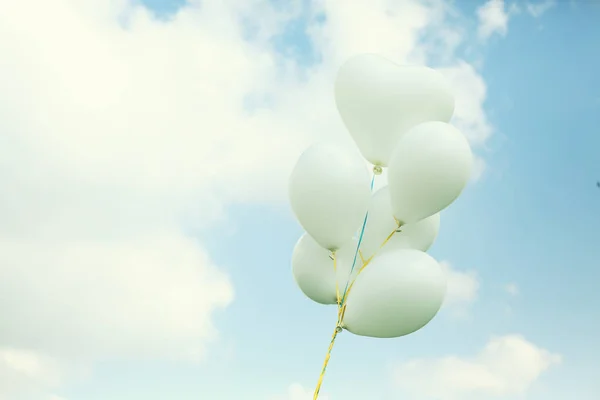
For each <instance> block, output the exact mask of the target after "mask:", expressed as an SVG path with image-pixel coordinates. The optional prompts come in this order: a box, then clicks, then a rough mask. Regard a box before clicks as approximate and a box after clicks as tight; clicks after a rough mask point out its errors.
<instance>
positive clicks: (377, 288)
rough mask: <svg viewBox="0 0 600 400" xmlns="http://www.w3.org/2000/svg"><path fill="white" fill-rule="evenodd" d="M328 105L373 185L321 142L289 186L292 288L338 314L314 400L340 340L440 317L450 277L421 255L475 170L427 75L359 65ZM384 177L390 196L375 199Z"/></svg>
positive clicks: (439, 88)
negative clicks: (293, 232) (293, 225)
mask: <svg viewBox="0 0 600 400" xmlns="http://www.w3.org/2000/svg"><path fill="white" fill-rule="evenodd" d="M335 100H336V104H337V108H338V111H339V113H340V115H341V117H342V120H343V121H344V124H345V125H346V127H347V129H348V131H349V132H350V134H351V135H352V137H353V139H354V141H355V142H356V144H357V146H358V148H359V150H360V152H361V153H362V155H363V156H364V158H366V159H367V161H369V162H370V163H371V164H373V175H372V177H369V171H368V169H367V167H366V163H365V161H364V160H363V159H362V157H361V156H360V154H358V152H356V151H355V150H354V149H345V148H343V147H342V146H338V145H332V144H327V143H320V144H316V145H313V146H312V147H310V148H309V149H307V150H306V151H305V152H304V153H303V154H302V156H301V157H300V159H299V160H298V162H297V164H296V166H295V168H294V171H293V172H292V175H291V177H290V188H289V196H290V202H291V206H292V209H293V210H294V213H295V214H296V217H297V218H298V220H299V222H300V224H301V225H302V227H303V228H304V229H305V230H306V233H305V234H304V235H303V236H302V237H301V238H300V240H299V241H298V243H297V245H296V247H295V249H294V254H293V257H292V271H293V274H294V278H295V280H296V282H297V284H298V286H299V287H300V289H301V290H302V292H303V293H304V294H305V295H306V296H307V297H309V298H310V299H312V300H314V301H315V302H317V303H321V304H337V306H338V320H337V324H336V329H335V332H334V334H333V337H332V342H331V346H330V348H329V352H328V354H327V357H326V362H325V365H324V368H323V371H322V374H321V377H320V379H319V384H318V385H317V389H316V390H315V397H314V398H315V399H316V398H317V397H318V392H319V389H320V386H321V382H322V379H323V375H324V370H325V367H326V366H327V362H328V360H329V355H330V352H331V348H332V347H333V343H334V341H335V338H336V336H337V334H338V333H340V332H341V331H342V330H343V329H346V330H347V331H349V332H352V333H354V334H356V335H361V336H370V337H378V338H392V337H399V336H404V335H407V334H410V333H412V332H415V331H417V330H419V329H420V328H422V327H423V326H425V325H426V324H427V323H428V322H429V321H431V320H432V319H433V317H434V316H435V315H436V314H437V312H438V311H439V309H440V307H441V305H442V302H443V300H444V296H445V293H446V275H445V273H444V271H443V270H442V268H441V267H440V265H439V264H438V263H437V262H436V261H435V260H434V259H433V258H432V257H431V256H430V255H428V254H427V253H425V252H426V251H427V250H428V249H429V247H430V246H431V245H432V244H433V242H434V241H435V239H436V236H437V234H438V230H439V225H440V216H439V212H440V211H442V210H443V209H444V208H446V207H447V206H448V205H450V204H451V203H452V202H453V201H454V200H455V199H456V198H457V197H458V196H459V195H460V193H461V191H462V190H463V188H464V187H465V185H466V184H467V182H468V180H469V178H470V174H471V168H472V164H473V157H472V153H471V149H470V147H469V143H468V141H467V140H466V138H465V137H464V136H463V134H462V133H461V132H460V131H459V130H458V129H456V128H455V127H453V126H452V125H450V124H449V123H448V122H449V121H450V118H451V117H452V114H453V112H454V96H453V94H452V91H451V90H450V87H449V85H448V83H447V82H446V81H445V79H444V77H443V76H442V75H441V74H440V73H439V72H437V71H435V70H432V69H430V68H427V67H420V66H400V65H397V64H395V63H393V62H391V61H389V60H387V59H385V58H383V57H380V56H377V55H371V54H364V55H359V56H355V57H353V58H351V59H350V60H348V61H347V62H346V63H345V64H344V65H343V66H342V67H341V69H340V71H339V73H338V76H337V79H336V82H335ZM383 168H387V169H388V171H387V172H388V174H387V175H388V185H387V186H385V187H383V188H382V189H380V190H378V191H377V192H376V193H374V194H373V195H372V190H373V184H374V180H375V177H376V176H377V175H380V174H381V173H382V171H383ZM380 178H382V177H380ZM369 182H370V184H369ZM367 267H368V268H367Z"/></svg>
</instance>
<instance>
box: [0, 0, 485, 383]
mask: <svg viewBox="0 0 600 400" xmlns="http://www.w3.org/2000/svg"><path fill="white" fill-rule="evenodd" d="M299 4H300V3H299V2H294V3H293V4H292V5H293V6H292V7H288V8H283V9H279V8H278V11H276V10H275V9H273V8H272V7H271V6H270V2H268V1H267V0H252V1H247V2H223V1H220V0H208V1H202V2H201V6H200V5H199V2H197V1H192V2H190V4H189V5H188V6H187V7H185V8H183V9H182V10H181V11H180V12H179V13H178V14H177V15H176V16H175V17H174V18H173V19H171V20H169V21H158V20H156V19H154V18H153V17H152V16H151V14H150V13H149V12H148V11H147V10H145V9H144V8H143V7H141V6H140V5H138V4H137V3H135V4H134V2H130V1H127V0H114V1H104V0H85V1H73V0H56V1H53V2H39V1H35V0H21V1H2V7H1V8H0V48H2V49H3V50H2V51H3V52H2V59H3V61H4V62H3V63H0V76H1V77H2V79H1V80H0V126H1V127H2V135H1V139H0V141H1V142H0V185H1V186H2V187H3V192H4V193H5V195H4V196H2V197H0V220H1V221H2V224H0V293H2V295H3V301H2V302H1V304H0V316H1V317H2V320H3V321H7V323H6V324H5V325H4V326H3V328H2V329H0V346H7V348H18V349H23V350H19V351H21V352H25V353H22V354H36V355H38V356H39V357H41V358H40V359H44V360H46V358H43V357H46V356H43V354H52V356H51V357H49V358H48V359H49V360H55V362H56V363H59V364H61V365H63V364H64V365H67V366H68V365H69V364H70V363H76V362H79V361H80V359H86V360H88V361H90V362H92V361H94V360H96V359H101V358H107V357H112V358H119V357H136V358H150V357H154V358H156V357H163V358H175V359H185V360H198V359H200V358H201V357H202V354H203V352H204V350H205V347H206V345H207V344H208V343H209V342H210V341H211V340H212V339H213V338H215V336H216V335H217V332H216V329H215V327H214V326H213V324H212V322H211V321H212V315H213V312H214V311H215V310H218V309H220V308H224V307H226V306H227V305H228V304H229V303H230V302H231V301H232V299H233V287H232V285H231V283H230V281H229V279H228V277H227V275H226V274H225V273H224V272H223V271H222V270H221V269H220V268H219V267H218V266H216V265H215V264H214V263H213V262H212V261H211V258H210V257H209V255H208V254H207V253H206V251H205V250H204V248H203V246H202V244H201V243H199V242H197V241H195V240H192V239H191V238H189V237H187V236H186V235H185V234H184V233H183V232H184V231H186V229H187V228H190V227H193V228H208V227H209V226H210V225H211V224H214V223H215V222H218V221H220V220H221V219H222V218H224V217H226V214H225V210H226V208H227V206H228V205H230V204H233V203H243V202H280V201H282V200H284V199H285V198H286V191H285V187H286V179H287V176H288V173H289V171H290V170H291V168H292V166H293V163H294V161H295V159H296V157H297V156H298V154H299V153H300V152H301V151H302V150H303V149H304V148H305V147H306V146H307V145H308V144H309V143H310V142H311V141H313V140H314V139H315V138H322V137H324V136H326V137H329V138H338V139H341V140H347V141H349V138H348V135H347V134H346V132H345V130H344V128H343V125H342V123H341V120H340V118H339V117H338V115H337V112H336V110H335V105H334V102H333V96H332V82H333V78H334V74H335V71H336V69H337V67H338V66H339V64H340V63H341V62H342V61H343V60H344V59H345V58H346V57H348V56H349V55H351V54H353V53H356V52H361V51H369V52H379V53H381V54H384V55H388V56H389V57H390V58H392V59H394V60H396V61H400V62H402V61H407V60H411V61H416V62H425V61H426V60H427V57H428V52H427V51H424V50H423V49H424V48H426V46H425V47H424V46H421V45H420V44H419V39H420V34H421V33H422V32H423V31H424V30H426V29H428V28H431V27H433V28H435V29H434V30H435V31H437V30H438V28H439V29H441V28H440V27H443V26H445V25H447V23H446V22H445V21H444V15H445V14H444V13H445V10H446V6H440V5H439V4H437V3H434V5H428V6H426V5H423V4H420V3H419V2H417V1H405V2H397V3H393V4H392V5H389V4H387V3H386V2H384V1H383V0H378V1H376V2H373V1H371V0H361V1H358V0H357V1H353V2H352V5H349V6H348V7H339V6H337V3H336V2H335V1H334V0H325V1H323V2H319V3H318V4H314V5H313V6H314V8H313V9H312V13H313V14H318V13H319V12H325V13H326V14H327V19H326V22H324V23H320V22H316V21H313V23H312V24H311V26H310V29H309V30H310V35H311V38H312V39H313V40H314V44H315V51H316V52H317V53H318V54H319V55H320V56H321V58H322V60H321V62H320V63H318V64H317V65H314V66H311V67H310V68H308V69H302V68H300V67H299V66H297V65H295V64H294V62H293V61H292V60H289V59H282V58H281V57H280V56H278V55H277V53H276V52H275V51H274V49H273V47H272V45H271V38H272V37H273V36H274V35H276V34H277V33H278V32H280V31H281V30H282V29H283V28H284V27H285V24H286V21H289V19H290V18H294V17H295V16H297V14H298V12H299ZM32 10H35V12H32ZM240 21H251V22H252V24H253V25H254V28H255V29H253V32H254V34H255V35H254V37H253V39H252V40H246V39H245V38H246V36H247V34H248V32H246V31H244V29H243V24H241V23H240ZM367 26H368V27H369V29H365V27H367ZM444 32H445V31H444ZM457 41H459V39H458V38H456V37H455V38H453V39H452V40H451V43H448V44H447V46H448V48H449V49H450V50H448V51H447V55H446V57H445V62H446V64H445V65H447V66H448V67H449V68H448V69H447V73H448V74H449V76H450V78H451V79H452V80H453V82H455V84H456V85H457V89H458V90H459V91H461V92H460V93H459V96H458V104H457V116H456V123H457V124H458V125H460V126H462V128H463V129H465V130H466V132H467V134H468V135H469V138H470V140H471V141H472V142H473V143H474V144H480V143H481V142H482V141H484V140H485V139H486V138H487V137H488V136H489V135H490V134H491V132H492V130H491V127H490V126H489V123H488V122H487V119H486V117H485V113H484V110H483V108H482V103H483V101H484V100H485V84H484V82H483V81H482V80H481V77H480V76H479V75H478V73H477V72H476V71H475V70H474V69H473V68H472V67H471V66H470V65H469V64H467V63H465V62H462V61H459V60H457V59H456V56H455V55H454V54H453V52H454V50H455V47H456V42H457ZM249 97H251V98H254V99H268V101H267V102H266V104H262V103H260V102H258V108H256V109H254V110H249V109H248V107H247V106H246V103H245V102H246V101H247V99H248V98H249ZM463 296H464V295H463ZM192 315H193V317H192ZM32 326H44V327H45V328H44V329H43V330H40V329H31V327H32ZM27 352H32V353H27ZM44 365H46V364H44ZM66 369H67V370H69V368H66ZM43 370H46V369H43ZM7 371H8V369H7V368H5V369H3V370H0V379H6V378H3V377H6V376H12V375H10V374H11V373H12V372H10V373H9V372H7ZM69 373H70V372H69ZM36 379H37V378H36ZM52 382H54V383H53V385H54V384H56V385H58V384H60V382H62V379H59V380H57V381H52ZM57 382H58V383H57Z"/></svg>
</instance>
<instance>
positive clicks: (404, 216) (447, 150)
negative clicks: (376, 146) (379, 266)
mask: <svg viewBox="0 0 600 400" xmlns="http://www.w3.org/2000/svg"><path fill="white" fill-rule="evenodd" d="M472 166H473V155H472V153H471V147H470V146H469V142H468V141H467V139H466V138H465V136H464V135H463V134H462V133H461V132H460V131H459V130H458V129H456V128H455V127H454V126H452V125H450V124H446V123H443V122H425V123H423V124H420V125H417V126H416V127H414V128H413V129H411V130H410V131H409V132H407V133H406V135H404V136H403V137H402V139H400V141H399V142H398V145H397V146H396V149H395V150H394V152H393V154H392V158H391V161H390V166H389V168H388V183H389V188H390V199H391V202H392V210H393V212H394V216H395V217H396V218H397V219H398V220H399V221H400V222H401V223H403V224H409V223H413V222H417V221H420V220H422V219H424V218H427V217H429V216H431V215H433V214H435V213H437V212H440V211H441V210H443V209H444V208H446V207H448V206H449V205H450V204H451V203H452V202H453V201H454V200H455V199H456V198H457V197H458V196H459V195H460V193H461V192H462V190H463V189H464V187H465V186H466V184H467V182H468V181H469V178H470V175H471V169H472Z"/></svg>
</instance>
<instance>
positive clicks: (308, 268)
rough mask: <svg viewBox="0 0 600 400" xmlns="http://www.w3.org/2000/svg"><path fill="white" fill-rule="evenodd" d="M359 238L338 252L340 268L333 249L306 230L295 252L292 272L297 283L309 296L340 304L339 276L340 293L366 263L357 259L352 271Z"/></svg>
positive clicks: (323, 301)
mask: <svg viewBox="0 0 600 400" xmlns="http://www.w3.org/2000/svg"><path fill="white" fill-rule="evenodd" d="M357 242H358V241H357V240H356V239H354V240H352V241H351V242H350V243H348V244H347V245H346V246H344V247H342V248H341V249H340V250H338V251H337V252H336V255H335V258H336V268H335V271H334V265H333V260H332V259H331V258H330V252H329V251H328V250H326V249H324V248H322V247H321V246H319V244H318V243H317V242H316V241H315V240H314V239H313V238H312V237H311V236H310V235H308V234H304V235H303V236H302V237H301V238H300V240H298V243H296V247H294V252H293V254H292V274H293V275H294V280H295V281H296V284H297V285H298V287H299V288H300V290H301V291H302V293H304V294H305V295H306V297H308V298H309V299H311V300H313V301H315V302H317V303H320V304H336V303H337V293H336V286H335V285H336V280H337V283H338V289H339V292H340V296H341V295H342V294H343V292H344V288H345V287H346V283H347V282H348V281H350V280H351V279H354V277H355V276H356V275H357V274H358V271H359V270H360V268H361V266H362V263H361V262H360V259H357V261H356V265H355V267H354V270H353V271H352V274H351V273H350V271H351V269H352V262H353V260H354V254H355V253H356V246H357V245H358V243H357Z"/></svg>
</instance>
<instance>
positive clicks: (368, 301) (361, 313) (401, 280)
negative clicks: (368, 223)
mask: <svg viewBox="0 0 600 400" xmlns="http://www.w3.org/2000/svg"><path fill="white" fill-rule="evenodd" d="M446 281H447V277H446V274H445V272H444V271H443V269H442V268H441V266H440V265H439V264H438V263H437V262H436V261H435V260H434V259H433V258H432V257H431V256H430V255H428V254H427V253H424V252H422V251H419V250H414V249H403V250H394V251H390V252H387V253H385V254H382V255H381V256H378V257H377V258H375V259H374V260H373V261H372V264H369V265H368V266H367V267H366V268H365V270H364V271H363V272H361V274H360V275H358V278H357V279H356V282H355V284H354V287H353V288H352V290H351V291H350V292H349V294H348V298H347V303H346V304H347V306H346V312H345V317H344V328H345V329H347V330H348V331H350V332H352V333H354V334H355V335H359V336H370V337H377V338H393V337H399V336H404V335H408V334H410V333H413V332H415V331H417V330H419V329H421V328H422V327H424V326H425V325H427V324H428V323H429V321H431V320H432V319H433V317H435V315H436V314H437V312H438V311H439V309H440V307H441V306H442V303H443V301H444V296H445V294H446Z"/></svg>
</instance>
